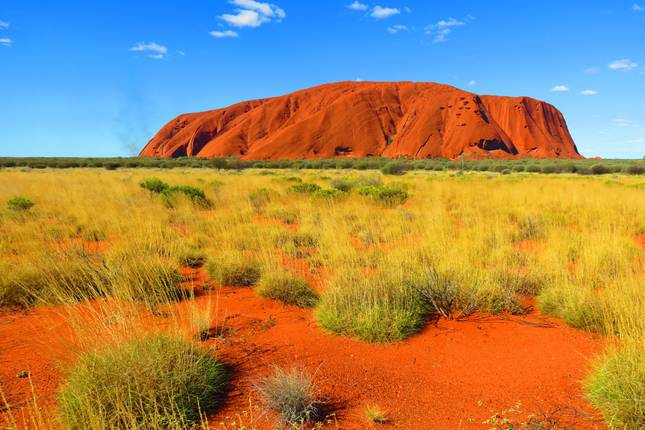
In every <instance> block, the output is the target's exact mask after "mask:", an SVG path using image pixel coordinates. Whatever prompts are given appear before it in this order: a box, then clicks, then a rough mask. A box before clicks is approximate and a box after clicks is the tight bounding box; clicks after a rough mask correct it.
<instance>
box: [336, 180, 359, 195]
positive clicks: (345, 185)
mask: <svg viewBox="0 0 645 430" xmlns="http://www.w3.org/2000/svg"><path fill="white" fill-rule="evenodd" d="M330 185H331V187H332V188H335V189H337V190H340V191H344V192H346V193H347V192H349V191H351V190H352V188H354V185H353V184H352V183H351V182H350V181H348V180H346V179H332V180H331V182H330Z"/></svg>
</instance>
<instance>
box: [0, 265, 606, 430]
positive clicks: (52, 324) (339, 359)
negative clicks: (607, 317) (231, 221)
mask: <svg viewBox="0 0 645 430" xmlns="http://www.w3.org/2000/svg"><path fill="white" fill-rule="evenodd" d="M199 277H201V276H198V278H199ZM197 300H199V301H200V304H202V305H206V304H207V303H208V302H207V300H208V296H202V297H199V298H198V299H197ZM211 306H213V307H215V306H217V317H216V319H217V321H216V323H215V324H214V326H215V327H217V330H216V332H217V335H216V336H214V337H212V338H211V339H209V340H208V341H207V342H206V344H207V345H209V346H210V345H212V346H215V347H216V348H217V350H218V351H219V354H220V355H221V357H222V359H223V360H225V361H226V362H227V363H228V364H230V365H232V366H233V368H234V369H235V371H234V376H233V380H232V391H231V392H230V393H229V396H228V399H227V401H226V403H225V405H224V407H223V409H222V410H221V411H220V412H218V413H217V414H215V415H214V416H213V417H212V421H211V422H212V424H214V427H215V428H220V422H222V421H226V422H229V423H230V421H231V420H236V421H237V422H239V419H238V414H239V415H240V416H245V418H243V421H244V423H245V424H247V425H248V424H250V421H251V418H250V417H251V416H252V417H253V419H254V421H255V425H256V426H257V427H258V428H260V429H264V428H266V429H272V428H273V426H272V424H273V423H274V417H273V416H270V415H262V414H261V413H260V412H259V411H258V409H257V406H258V400H257V398H256V397H255V395H254V394H253V386H254V384H255V383H256V382H257V380H258V378H260V377H261V376H263V375H266V374H267V373H268V372H270V370H271V366H272V365H280V366H287V367H290V366H294V365H295V366H299V367H302V368H305V369H308V370H309V371H310V372H312V373H313V372H315V375H316V376H315V378H316V380H317V381H318V383H319V385H320V392H321V394H322V395H323V396H324V397H326V398H327V399H329V406H330V410H331V411H332V412H333V413H334V414H335V415H334V418H332V420H331V421H332V422H331V423H330V424H329V428H334V429H365V428H371V426H373V427H374V428H376V427H380V426H377V425H375V424H370V423H368V422H367V419H366V418H365V413H364V408H365V406H366V405H367V404H377V405H379V406H380V407H381V408H383V409H385V410H387V416H388V418H389V419H390V422H389V423H388V424H387V425H385V426H384V428H400V429H419V430H421V429H423V430H426V429H490V428H492V427H494V425H492V424H484V423H483V421H484V420H486V419H488V418H490V417H491V416H492V415H494V414H496V413H500V412H502V411H504V410H508V409H509V408H514V407H517V409H518V410H519V413H517V414H516V413H515V412H512V411H509V412H507V414H506V415H505V416H506V417H508V418H511V419H517V420H520V422H521V421H523V420H525V419H526V417H527V416H528V415H529V414H535V415H536V416H537V417H542V416H546V417H550V418H552V419H555V420H556V421H557V422H558V423H559V425H560V427H534V428H545V429H546V428H549V429H551V428H575V429H604V428H605V427H604V425H603V424H601V421H599V420H598V417H597V413H596V412H595V411H593V410H592V409H591V408H590V407H589V405H588V404H587V403H586V402H585V401H584V400H583V398H582V396H583V394H582V391H581V386H580V383H579V381H580V380H581V379H582V378H584V376H585V375H586V374H587V372H588V370H589V365H590V361H591V360H592V359H593V357H595V356H596V355H597V354H598V353H599V352H601V351H602V349H603V340H602V339H601V338H600V337H598V336H596V335H593V334H590V333H587V332H583V331H577V330H574V329H571V328H567V327H565V326H564V325H563V324H562V322H560V321H557V320H554V319H550V318H546V317H544V316H541V315H540V314H538V313H537V312H535V311H533V312H531V313H530V314H529V315H527V316H524V317H516V316H487V315H478V316H473V317H471V318H469V319H467V320H464V321H459V322H456V321H446V320H440V321H438V322H437V323H436V324H430V325H428V327H427V328H426V329H425V330H423V331H422V332H421V333H420V334H418V335H417V336H414V337H412V338H410V339H409V340H407V341H405V342H402V343H396V344H389V345H370V344H366V343H363V342H360V341H357V340H353V339H348V338H344V337H338V336H334V335H331V334H327V333H325V332H323V331H322V330H321V329H320V328H319V327H318V326H317V325H316V323H315V322H314V320H313V318H312V312H311V311H310V310H303V309H299V308H294V307H290V306H284V305H282V304H280V303H277V302H274V301H271V300H269V299H264V298H261V297H258V296H257V295H256V294H255V293H254V292H253V290H252V289H249V288H237V289H235V288H222V289H221V290H220V293H219V294H218V296H217V299H215V297H213V298H212V302H211ZM185 310H186V304H185V303H182V304H178V305H177V308H176V309H175V312H176V313H177V314H182V312H183V311H185ZM160 321H161V322H163V319H160ZM67 329H68V327H67V326H66V324H65V322H64V319H63V318H62V317H61V316H60V315H59V313H58V312H57V309H56V308H44V307H43V308H37V309H35V310H34V311H31V312H28V313H11V312H4V313H2V314H0V383H1V385H0V386H1V387H2V390H3V392H4V393H5V395H6V397H7V400H8V402H9V403H10V404H13V405H16V406H17V415H18V416H20V414H21V411H22V413H24V412H25V411H24V409H22V410H21V405H24V403H25V402H26V401H28V399H29V398H30V396H31V393H30V383H29V380H28V379H19V378H17V377H16V374H17V372H18V371H20V370H23V369H25V370H29V371H30V372H31V375H32V379H33V385H34V387H35V391H36V394H37V396H38V398H39V404H40V405H41V407H43V408H45V409H49V410H50V411H51V409H52V408H53V405H54V402H55V393H56V389H57V387H58V386H59V384H60V377H61V372H60V371H59V370H57V366H56V361H55V358H54V357H55V356H59V353H63V352H64V350H65V348H66V347H65V345H66V340H65V336H66V333H68V330H67ZM250 404H252V407H250V406H249V405H250ZM518 405H519V407H518ZM244 411H246V412H247V413H248V412H249V411H250V412H251V413H250V414H249V415H243V414H244ZM227 417H230V418H229V419H227ZM1 418H2V417H0V420H1ZM567 426H569V427H567ZM229 428H231V427H229Z"/></svg>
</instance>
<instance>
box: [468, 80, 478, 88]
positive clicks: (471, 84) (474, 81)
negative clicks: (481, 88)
mask: <svg viewBox="0 0 645 430" xmlns="http://www.w3.org/2000/svg"><path fill="white" fill-rule="evenodd" d="M475 85H477V81H476V80H474V79H473V80H471V81H469V82H468V86H469V87H474V86H475Z"/></svg>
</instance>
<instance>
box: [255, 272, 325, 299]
mask: <svg viewBox="0 0 645 430" xmlns="http://www.w3.org/2000/svg"><path fill="white" fill-rule="evenodd" d="M257 293H258V294H259V295H261V296H264V297H269V298H272V299H275V300H279V301H281V302H283V303H286V304H288V305H296V306H300V307H302V308H309V307H312V306H315V305H316V303H317V302H318V296H317V295H316V292H315V291H314V290H313V289H312V288H311V287H310V286H309V283H307V281H306V280H305V279H304V278H302V277H300V276H296V275H294V274H293V273H291V272H289V271H285V270H272V271H269V272H267V273H264V274H263V275H262V278H261V279H260V282H259V283H258V287H257Z"/></svg>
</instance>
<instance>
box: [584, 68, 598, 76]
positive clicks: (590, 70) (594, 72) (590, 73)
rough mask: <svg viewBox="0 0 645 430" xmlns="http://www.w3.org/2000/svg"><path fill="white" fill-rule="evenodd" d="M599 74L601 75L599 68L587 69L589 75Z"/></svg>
mask: <svg viewBox="0 0 645 430" xmlns="http://www.w3.org/2000/svg"><path fill="white" fill-rule="evenodd" d="M598 73H600V68H599V67H588V68H586V69H585V74H587V75H597V74H598Z"/></svg>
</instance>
